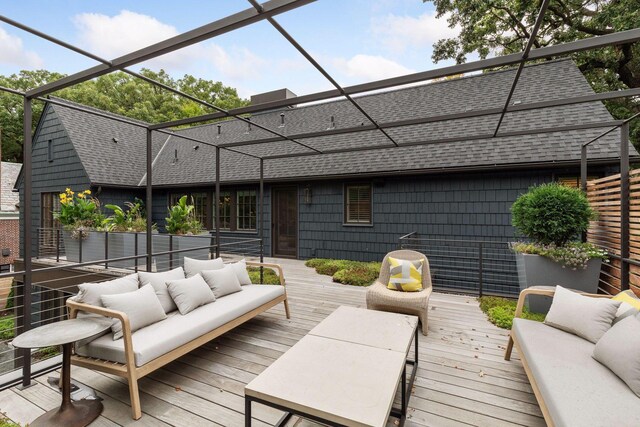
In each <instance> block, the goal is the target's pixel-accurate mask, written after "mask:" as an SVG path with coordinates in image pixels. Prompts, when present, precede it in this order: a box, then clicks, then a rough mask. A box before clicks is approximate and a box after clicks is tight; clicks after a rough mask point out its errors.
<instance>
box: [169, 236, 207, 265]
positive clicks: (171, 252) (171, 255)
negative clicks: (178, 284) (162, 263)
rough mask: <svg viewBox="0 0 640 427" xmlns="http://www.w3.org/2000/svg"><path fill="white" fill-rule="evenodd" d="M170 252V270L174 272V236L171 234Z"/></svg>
mask: <svg viewBox="0 0 640 427" xmlns="http://www.w3.org/2000/svg"><path fill="white" fill-rule="evenodd" d="M169 252H170V253H169V270H173V234H169ZM209 252H211V250H209Z"/></svg>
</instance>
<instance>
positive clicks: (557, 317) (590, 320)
mask: <svg viewBox="0 0 640 427" xmlns="http://www.w3.org/2000/svg"><path fill="white" fill-rule="evenodd" d="M619 306H620V301H612V300H610V299H606V298H593V297H587V296H584V295H580V294H578V293H576V292H573V291H570V290H568V289H565V288H563V287H562V286H556V292H555V295H554V296H553V301H552V302H551V308H550V309H549V313H548V314H547V317H546V318H545V319H544V323H546V324H547V325H549V326H553V327H554V328H558V329H562V330H563V331H566V332H571V333H572V334H575V335H578V336H579V337H582V338H584V339H587V340H589V341H591V342H592V343H596V342H597V341H598V340H599V339H600V338H601V337H602V335H604V333H605V332H607V331H608V330H609V328H611V324H612V323H613V319H615V317H616V312H617V311H618V307H619Z"/></svg>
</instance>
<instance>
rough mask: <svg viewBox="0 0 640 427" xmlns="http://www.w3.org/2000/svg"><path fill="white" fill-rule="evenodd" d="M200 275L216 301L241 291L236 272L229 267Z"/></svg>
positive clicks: (206, 271) (207, 271)
mask: <svg viewBox="0 0 640 427" xmlns="http://www.w3.org/2000/svg"><path fill="white" fill-rule="evenodd" d="M201 274H202V278H203V279H204V281H205V282H207V284H208V285H209V287H210V288H211V290H212V291H213V294H214V295H215V296H216V299H218V298H220V297H223V296H225V295H229V294H232V293H234V292H239V291H241V290H242V286H241V285H240V281H239V280H238V276H237V275H236V271H235V269H234V268H233V266H231V265H227V266H225V267H224V268H221V269H220V270H205V271H203V272H202V273H201Z"/></svg>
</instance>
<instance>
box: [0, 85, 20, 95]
mask: <svg viewBox="0 0 640 427" xmlns="http://www.w3.org/2000/svg"><path fill="white" fill-rule="evenodd" d="M0 91H3V92H8V93H12V94H14V95H18V96H24V92H20V91H19V90H15V89H11V88H10V87H4V86H0Z"/></svg>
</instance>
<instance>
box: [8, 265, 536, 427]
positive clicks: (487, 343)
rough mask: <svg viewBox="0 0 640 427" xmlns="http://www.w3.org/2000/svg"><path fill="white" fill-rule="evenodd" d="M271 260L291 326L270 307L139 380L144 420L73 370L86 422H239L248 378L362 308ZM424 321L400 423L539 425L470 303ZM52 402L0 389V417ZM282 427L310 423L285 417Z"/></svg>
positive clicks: (270, 418) (269, 414)
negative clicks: (92, 413) (84, 396)
mask: <svg viewBox="0 0 640 427" xmlns="http://www.w3.org/2000/svg"><path fill="white" fill-rule="evenodd" d="M270 261H276V262H279V263H281V264H282V265H283V266H284V270H285V276H286V278H287V291H288V294H289V299H290V304H291V313H292V318H291V320H290V321H288V320H286V318H285V317H284V311H283V309H282V307H281V306H278V307H274V308H273V309H271V310H269V311H268V312H267V313H265V314H263V315H261V316H259V317H257V318H256V319H254V320H252V321H250V322H248V323H246V324H245V325H243V326H241V327H239V328H237V329H234V330H233V331H231V332H229V333H227V334H225V335H224V336H222V337H221V338H219V339H216V340H214V341H212V342H210V343H209V344H207V345H206V346H204V347H202V348H200V349H198V350H196V351H194V352H192V353H190V354H188V355H186V356H184V357H182V358H181V359H179V360H177V361H176V362H174V363H172V364H170V365H168V366H166V367H165V368H163V369H161V370H160V371H157V372H155V373H153V374H152V375H150V376H149V377H148V378H144V379H143V380H141V381H140V389H141V399H142V409H143V412H144V415H143V417H142V418H141V419H140V420H139V421H138V422H135V423H133V422H132V420H131V418H130V410H129V393H128V391H127V387H126V384H125V383H124V380H122V379H119V378H115V377H112V376H109V375H104V374H100V373H96V372H92V371H89V370H86V369H82V368H77V367H73V368H72V377H73V379H74V380H75V381H76V382H79V383H82V384H86V385H87V386H89V387H91V388H94V389H95V390H96V391H97V393H98V395H100V396H101V397H102V398H104V405H105V409H104V412H103V415H102V416H101V417H100V418H99V419H98V420H97V421H96V422H95V423H94V424H92V425H96V426H114V425H133V424H135V425H140V426H146V425H149V426H151V425H153V426H162V425H177V426H181V425H194V426H195V425H223V426H239V425H243V419H244V418H243V417H244V415H243V410H244V400H243V388H244V385H245V384H246V383H247V382H249V381H250V380H251V379H253V378H254V377H255V376H256V375H257V374H259V373H260V372H262V370H264V369H265V368H266V367H267V366H269V364H271V363H272V362H273V361H274V360H275V359H276V358H278V357H279V356H280V355H281V354H282V353H283V352H284V351H286V350H287V349H288V348H289V347H290V346H292V345H293V344H295V343H296V342H297V341H298V340H299V339H300V338H302V337H303V336H304V335H305V334H306V333H307V332H308V331H309V330H310V329H311V328H313V327H314V326H315V325H316V324H317V323H318V322H320V321H321V320H322V319H324V318H325V317H326V316H327V315H328V314H330V313H331V312H332V311H333V310H335V309H336V308H337V307H338V306H340V305H353V306H364V295H365V291H366V289H365V288H358V287H352V286H345V285H339V284H335V283H332V282H331V277H329V276H322V275H318V274H316V273H315V272H314V271H313V270H312V269H310V268H307V267H305V266H304V264H303V263H302V262H301V261H290V260H270ZM429 316H430V323H429V336H428V337H425V338H423V337H421V340H420V369H419V370H418V375H417V378H416V382H415V387H414V391H413V394H412V396H411V401H410V409H409V419H408V421H407V424H406V425H408V426H426V425H429V426H459V425H476V426H513V425H526V426H543V425H544V421H543V419H542V415H541V413H540V409H539V408H538V405H537V403H536V400H535V397H534V395H533V392H532V390H531V387H530V385H529V382H528V381H527V378H526V375H525V373H524V370H523V369H522V365H521V364H520V362H519V360H518V359H517V358H515V359H514V360H512V361H511V362H506V361H504V360H503V352H504V349H503V348H504V345H505V344H506V342H507V331H505V330H503V329H499V328H497V327H495V326H494V325H492V324H490V323H489V322H488V321H487V320H486V318H485V316H484V314H483V313H482V312H481V311H480V309H479V307H478V303H477V301H476V300H475V298H473V297H466V296H459V295H447V294H439V293H435V294H433V296H432V299H431V307H430V312H429ZM345 326H346V327H348V325H345ZM59 403H60V395H59V394H58V393H57V392H56V391H55V390H54V389H53V388H51V386H49V385H48V384H47V381H46V378H45V377H41V378H39V379H38V380H37V383H36V385H35V386H34V387H31V388H28V389H26V390H18V389H15V388H14V389H10V390H6V391H4V392H2V393H0V412H6V414H7V416H8V417H10V418H11V419H13V420H15V421H18V422H20V423H22V424H25V423H28V422H30V421H31V420H33V419H34V418H35V417H37V416H38V415H40V414H42V413H43V412H44V411H45V410H49V409H52V408H55V407H57V406H58V405H59ZM254 416H255V417H257V420H255V422H254V425H256V426H264V425H273V424H274V423H275V422H276V421H277V420H278V419H279V417H280V413H279V412H278V411H276V410H273V409H269V408H265V407H259V406H257V405H256V407H255V408H254ZM289 425H297V426H309V425H314V424H312V423H309V422H307V421H303V420H297V419H294V420H292V421H291V422H290V424H289ZM393 425H394V424H393V422H390V423H389V426H393Z"/></svg>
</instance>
